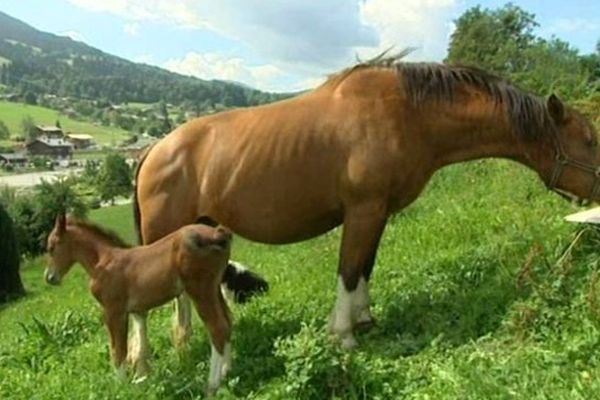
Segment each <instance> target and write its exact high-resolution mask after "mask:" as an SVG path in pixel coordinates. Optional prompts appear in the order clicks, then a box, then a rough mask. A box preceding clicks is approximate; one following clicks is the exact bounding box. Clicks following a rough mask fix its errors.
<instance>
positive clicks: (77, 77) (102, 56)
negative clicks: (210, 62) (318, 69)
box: [0, 12, 282, 108]
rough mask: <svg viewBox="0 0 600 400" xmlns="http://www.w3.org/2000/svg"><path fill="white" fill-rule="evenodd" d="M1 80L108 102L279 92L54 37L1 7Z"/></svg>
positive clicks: (253, 100) (242, 102) (263, 97)
mask: <svg viewBox="0 0 600 400" xmlns="http://www.w3.org/2000/svg"><path fill="white" fill-rule="evenodd" d="M0 85H4V86H6V87H8V89H9V90H10V91H11V92H15V93H21V94H23V95H24V94H25V93H33V94H34V95H39V94H55V95H58V96H69V97H76V98H84V99H94V100H106V101H110V102H112V103H123V102H142V103H155V102H158V101H161V100H162V101H166V102H168V103H172V104H183V103H184V102H187V103H188V108H192V107H191V106H192V105H195V106H196V107H200V106H201V105H204V107H201V108H207V107H206V105H211V106H214V105H215V104H220V105H222V106H225V107H243V106H249V105H256V104H262V103H268V102H271V101H274V100H276V99H278V98H281V96H282V95H278V94H272V93H265V92H261V91H258V90H254V89H252V88H248V87H246V86H242V85H237V84H234V83H229V82H222V81H204V80H201V79H197V78H193V77H188V76H183V75H179V74H175V73H172V72H169V71H166V70H163V69H160V68H158V67H153V66H149V65H144V64H137V63H133V62H131V61H128V60H125V59H122V58H119V57H116V56H113V55H110V54H107V53H104V52H102V51H100V50H98V49H95V48H93V47H90V46H88V45H86V44H84V43H81V42H77V41H74V40H71V39H69V38H67V37H62V36H56V35H53V34H49V33H45V32H41V31H38V30H36V29H34V28H33V27H31V26H29V25H27V24H25V23H23V22H21V21H19V20H17V19H14V18H12V17H10V16H8V15H6V14H4V13H2V12H0Z"/></svg>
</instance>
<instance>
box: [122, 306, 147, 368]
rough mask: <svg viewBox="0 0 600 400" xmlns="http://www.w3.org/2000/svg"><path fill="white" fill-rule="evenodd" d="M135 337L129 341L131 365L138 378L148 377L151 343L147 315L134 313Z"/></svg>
mask: <svg viewBox="0 0 600 400" xmlns="http://www.w3.org/2000/svg"><path fill="white" fill-rule="evenodd" d="M131 316H132V321H133V326H132V327H133V335H132V337H131V339H130V341H129V352H128V354H127V358H128V361H129V363H130V364H131V365H132V366H133V367H135V373H136V376H138V377H144V376H146V375H148V372H149V371H150V365H149V363H148V360H149V358H150V343H149V342H148V333H147V331H146V317H147V314H146V313H141V314H136V313H132V314H131Z"/></svg>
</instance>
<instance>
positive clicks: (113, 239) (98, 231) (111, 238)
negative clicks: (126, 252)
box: [68, 217, 131, 249]
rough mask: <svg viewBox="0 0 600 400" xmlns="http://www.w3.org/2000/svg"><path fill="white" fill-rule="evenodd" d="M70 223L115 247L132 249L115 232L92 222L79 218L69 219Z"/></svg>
mask: <svg viewBox="0 0 600 400" xmlns="http://www.w3.org/2000/svg"><path fill="white" fill-rule="evenodd" d="M68 223H69V225H74V226H76V227H78V228H81V229H83V230H86V231H88V232H91V233H92V234H93V235H95V236H99V237H100V238H101V239H103V240H105V241H107V242H108V243H109V244H111V245H113V246H116V247H120V248H124V249H126V248H129V247H131V245H130V244H129V243H127V242H125V241H124V240H123V239H121V237H119V235H117V234H116V233H115V232H114V231H111V230H110V229H106V228H103V227H101V226H99V225H96V224H94V223H92V222H90V221H84V220H80V219H77V218H73V217H69V220H68Z"/></svg>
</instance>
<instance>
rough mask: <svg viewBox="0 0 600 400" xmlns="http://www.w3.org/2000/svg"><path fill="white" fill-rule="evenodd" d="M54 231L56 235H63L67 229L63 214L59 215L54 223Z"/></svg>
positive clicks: (65, 218)
mask: <svg viewBox="0 0 600 400" xmlns="http://www.w3.org/2000/svg"><path fill="white" fill-rule="evenodd" d="M54 229H56V232H57V233H59V234H60V233H63V232H64V231H65V230H66V229H67V217H66V216H65V214H59V215H58V216H57V217H56V220H55V221H54Z"/></svg>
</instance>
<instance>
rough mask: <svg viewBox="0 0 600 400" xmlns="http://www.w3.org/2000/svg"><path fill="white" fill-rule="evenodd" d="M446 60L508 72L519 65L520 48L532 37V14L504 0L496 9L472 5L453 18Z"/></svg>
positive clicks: (527, 45)
mask: <svg viewBox="0 0 600 400" xmlns="http://www.w3.org/2000/svg"><path fill="white" fill-rule="evenodd" d="M455 23H456V29H455V30H454V32H453V33H452V36H451V37H450V45H449V48H448V58H447V61H448V62H450V63H460V64H467V65H474V66H477V67H480V68H483V69H486V70H492V71H494V72H497V73H500V74H502V75H507V74H509V73H511V72H513V71H515V70H518V69H520V68H521V67H522V63H521V61H522V57H521V56H520V54H519V53H520V52H521V51H523V50H524V49H526V48H528V47H529V46H530V45H531V44H532V43H533V42H534V39H535V36H534V35H533V29H534V28H535V27H537V26H538V23H537V22H536V21H535V16H534V15H533V14H530V13H528V12H526V11H524V10H522V9H521V8H519V7H517V6H515V5H512V4H510V3H509V4H507V5H505V6H504V7H502V8H499V9H496V10H489V9H482V8H481V7H480V6H477V7H473V8H471V9H469V10H467V11H465V13H464V14H462V15H461V16H460V17H459V18H458V19H457V20H456V21H455Z"/></svg>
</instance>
